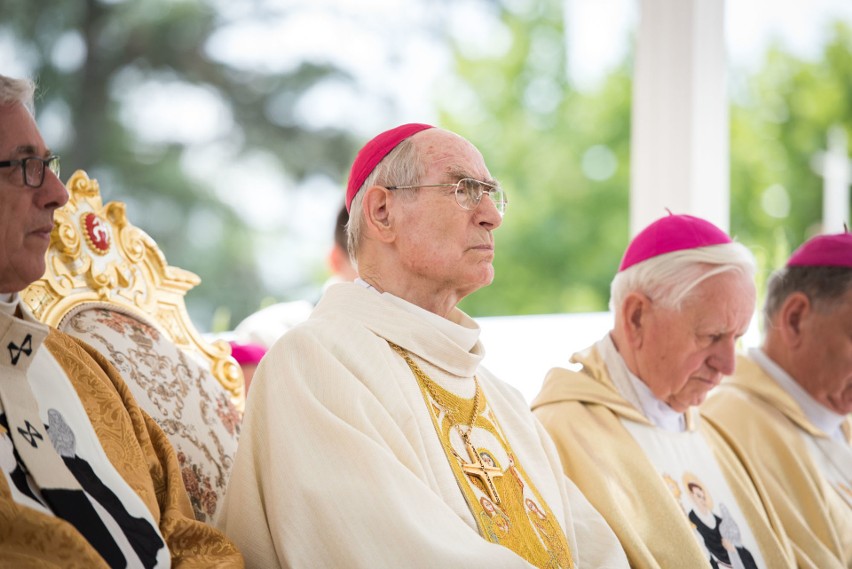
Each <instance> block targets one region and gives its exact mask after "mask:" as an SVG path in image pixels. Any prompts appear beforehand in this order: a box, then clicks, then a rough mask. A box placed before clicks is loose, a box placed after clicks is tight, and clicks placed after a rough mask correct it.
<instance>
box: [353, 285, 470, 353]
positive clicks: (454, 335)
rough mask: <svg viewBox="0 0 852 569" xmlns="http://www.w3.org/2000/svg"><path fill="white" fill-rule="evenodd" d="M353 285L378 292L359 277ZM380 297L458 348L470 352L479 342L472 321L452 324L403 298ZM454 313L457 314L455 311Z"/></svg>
mask: <svg viewBox="0 0 852 569" xmlns="http://www.w3.org/2000/svg"><path fill="white" fill-rule="evenodd" d="M355 284H359V285H361V286H363V287H364V288H366V289H369V290H373V291H376V292H377V293H378V292H379V290H378V289H377V288H376V287H374V286H373V285H371V284H370V283H368V282H367V281H365V280H363V279H362V278H361V277H358V278H357V279H355ZM381 296H382V298H384V299H386V300H388V301H389V302H392V303H393V304H394V305H396V306H398V307H400V308H402V309H403V310H405V311H407V312H410V313H411V314H414V315H416V316H419V317H420V318H423V319H424V320H426V322H428V323H429V324H431V325H432V326H434V327H435V328H437V329H438V331H440V332H441V333H443V334H445V335H446V336H447V337H448V338H450V339H451V340H452V341H453V342H455V343H456V344H458V345H459V347H461V348H463V349H464V350H466V351H468V352H469V351H470V350H472V349H473V347H474V346H475V345H476V342H478V341H479V334H480V331H481V330H480V328H479V327H478V326H477V325H476V324H475V323H474V322H473V321H472V320H468V319H465V320H464V321H460V322H454V321H452V320H450V319H449V318H444V317H443V316H438V315H437V314H435V313H434V312H429V311H428V310H426V309H425V308H421V307H419V306H417V305H416V304H413V303H411V302H408V301H407V300H405V299H404V298H400V297H398V296H396V295H393V294H391V293H389V292H383V293H381ZM455 312H456V313H457V311H455Z"/></svg>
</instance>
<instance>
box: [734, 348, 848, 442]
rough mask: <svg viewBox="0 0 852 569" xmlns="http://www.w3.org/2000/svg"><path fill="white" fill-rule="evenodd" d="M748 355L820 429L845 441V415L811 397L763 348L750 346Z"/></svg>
mask: <svg viewBox="0 0 852 569" xmlns="http://www.w3.org/2000/svg"><path fill="white" fill-rule="evenodd" d="M748 356H749V357H750V358H751V359H752V360H754V361H755V362H756V363H757V365H759V366H760V367H761V368H762V369H763V371H765V372H766V373H767V374H769V376H770V377H771V378H772V379H774V380H775V382H776V383H777V384H778V385H779V386H780V387H781V389H783V390H784V391H786V392H787V393H788V394H789V395H790V397H792V398H793V400H794V401H795V402H796V403H797V404H798V405H799V407H800V408H801V409H802V413H804V414H805V417H807V418H808V420H809V421H810V422H811V423H813V424H814V425H815V426H816V427H817V428H818V429H820V430H821V431H823V432H824V433H826V434H827V435H828V436H830V437H831V438H833V439H837V440H838V441H841V442H845V441H846V437H845V436H844V435H843V431H842V430H841V429H840V426H841V425H842V424H843V421H845V420H846V416H845V415H839V414H837V413H835V412H834V411H832V410H831V409H829V408H827V407H826V406H825V405H823V404H822V403H820V402H819V401H817V400H816V399H814V398H813V397H811V394H810V393H808V392H807V391H806V390H805V388H804V387H802V386H801V385H799V383H798V382H797V381H796V380H795V379H793V376H791V375H790V374H789V373H787V372H786V371H784V369H783V368H782V367H781V366H779V365H778V364H777V363H775V362H774V361H773V360H772V359H771V358H770V357H769V356H767V355H766V354H765V353H764V352H763V350H761V349H759V348H749V350H748Z"/></svg>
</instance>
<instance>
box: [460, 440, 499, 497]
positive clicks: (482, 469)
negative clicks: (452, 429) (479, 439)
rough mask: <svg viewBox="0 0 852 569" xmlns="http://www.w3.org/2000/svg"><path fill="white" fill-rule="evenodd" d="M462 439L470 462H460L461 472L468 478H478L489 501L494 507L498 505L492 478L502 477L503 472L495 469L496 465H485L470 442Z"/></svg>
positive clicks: (497, 495)
mask: <svg viewBox="0 0 852 569" xmlns="http://www.w3.org/2000/svg"><path fill="white" fill-rule="evenodd" d="M463 438H464V446H465V448H466V449H467V454H468V456H469V457H470V462H462V464H461V468H462V471H463V472H464V473H465V474H467V475H468V476H470V477H473V478H478V479H479V481H480V482H482V485H483V486H485V490H486V492H488V496H489V497H490V498H491V501H492V502H494V503H495V504H496V505H498V506H499V505H500V495H499V494H497V487H496V486H494V480H493V478H496V477H497V476H503V472H502V471H501V470H500V469H499V468H497V465H496V464H494V463H491V465H490V466H489V465H486V464H485V463H484V462H483V461H482V456H480V454H479V453H478V452H476V449H475V448H474V447H473V445H472V444H471V442H470V439H469V438H468V437H463Z"/></svg>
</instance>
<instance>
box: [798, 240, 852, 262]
mask: <svg viewBox="0 0 852 569" xmlns="http://www.w3.org/2000/svg"><path fill="white" fill-rule="evenodd" d="M787 266H788V267H849V268H852V233H849V232H846V233H837V234H834V235H817V236H816V237H812V238H811V239H809V240H807V241H805V243H804V244H803V245H802V246H801V247H799V248H798V249H796V250H795V251H794V252H793V254H792V255H790V260H789V261H787Z"/></svg>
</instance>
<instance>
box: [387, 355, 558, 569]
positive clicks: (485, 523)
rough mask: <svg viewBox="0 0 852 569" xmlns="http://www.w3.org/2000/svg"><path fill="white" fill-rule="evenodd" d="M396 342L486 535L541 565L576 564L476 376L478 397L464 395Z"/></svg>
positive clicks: (476, 395) (554, 520)
mask: <svg viewBox="0 0 852 569" xmlns="http://www.w3.org/2000/svg"><path fill="white" fill-rule="evenodd" d="M391 347H392V348H393V349H394V351H396V352H397V353H398V354H400V355H401V356H402V357H403V358H404V359H405V361H406V363H407V364H408V366H409V367H410V368H411V371H412V373H413V374H414V376H415V377H416V378H417V382H418V384H419V385H420V389H421V390H422V391H423V398H424V400H425V402H426V404H427V405H429V409H430V411H431V414H432V420H433V421H434V423H435V430H436V432H437V433H438V437H439V438H440V440H441V444H442V445H443V447H444V450H445V451H446V453H447V459H448V460H449V462H450V466H451V467H452V469H453V472H454V473H455V476H456V480H458V483H459V488H460V489H461V491H462V493H463V494H464V497H465V500H466V501H467V503H468V506H470V509H471V511H472V512H473V513H474V515H475V518H476V521H477V524H478V525H479V531H480V533H481V534H482V536H483V537H485V538H486V539H488V540H489V541H491V542H493V543H499V544H500V545H503V546H505V547H508V548H509V549H511V550H512V551H514V552H515V553H517V554H518V555H520V556H521V557H523V558H524V559H526V560H527V561H529V562H530V563H531V564H532V565H534V566H536V567H542V568H544V567H550V568H553V569H557V568H567V567H570V568H573V567H574V563H573V560H572V558H571V552H570V550H569V548H568V543H567V541H566V540H565V535H564V534H563V533H562V529H561V528H560V526H559V523H558V522H557V521H556V519H555V517H554V515H553V512H551V511H550V507H549V506H548V505H547V503H546V502H545V501H544V500H542V498H541V495H539V493H538V490H536V488H535V486H534V485H533V484H532V483H531V482H530V480H529V478H528V477H527V476H526V474H525V473H524V469H523V466H522V465H521V464H518V462H517V460H516V458H515V455H514V453H513V452H512V449H511V447H510V446H509V443H508V441H506V439H505V437H504V436H503V434H502V431H501V430H500V426H499V423H498V422H497V418H496V417H495V416H494V413H493V412H492V411H491V409H489V407H488V402H487V400H486V398H485V395H484V394H483V393H482V389H481V387H480V386H479V384H478V383H477V382H476V377H475V376H474V390H475V391H474V397H473V399H464V398H462V397H459V396H458V395H456V394H455V393H453V392H452V391H449V390H448V389H445V388H443V387H442V386H441V385H439V384H438V383H436V382H435V381H433V380H431V379H430V378H429V377H428V376H427V375H426V374H425V373H423V370H421V369H420V367H419V366H418V365H417V364H416V363H415V362H414V360H413V359H411V356H410V355H409V354H408V352H406V351H405V350H403V349H402V348H400V347H399V346H397V345H396V344H393V343H391Z"/></svg>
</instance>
